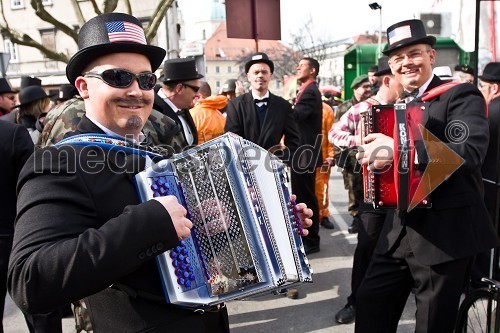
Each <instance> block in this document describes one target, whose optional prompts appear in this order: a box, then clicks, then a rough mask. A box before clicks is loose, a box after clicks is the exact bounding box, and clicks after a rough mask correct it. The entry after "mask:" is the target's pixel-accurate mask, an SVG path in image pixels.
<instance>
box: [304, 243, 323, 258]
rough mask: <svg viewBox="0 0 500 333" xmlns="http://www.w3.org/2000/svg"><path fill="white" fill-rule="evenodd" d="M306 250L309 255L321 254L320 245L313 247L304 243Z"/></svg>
mask: <svg viewBox="0 0 500 333" xmlns="http://www.w3.org/2000/svg"><path fill="white" fill-rule="evenodd" d="M304 250H305V251H306V254H307V255H309V254H312V253H316V252H319V245H316V246H311V245H309V244H306V243H304Z"/></svg>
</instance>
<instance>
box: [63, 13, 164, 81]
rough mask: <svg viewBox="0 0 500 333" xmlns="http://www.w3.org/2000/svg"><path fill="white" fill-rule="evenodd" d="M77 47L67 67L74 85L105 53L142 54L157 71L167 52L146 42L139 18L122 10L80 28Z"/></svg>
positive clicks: (102, 16)
mask: <svg viewBox="0 0 500 333" xmlns="http://www.w3.org/2000/svg"><path fill="white" fill-rule="evenodd" d="M78 49H79V51H78V52H77V53H75V54H74V55H73V57H71V59H70V60H69V62H68V65H67V66H66V76H67V78H68V80H69V82H70V83H71V84H74V83H75V80H76V78H77V77H78V76H80V75H81V74H82V71H83V70H84V69H85V67H87V65H88V64H89V63H90V62H92V61H94V60H95V59H96V58H99V57H101V56H103V55H107V54H111V53H121V52H130V53H139V54H143V55H145V56H146V57H148V59H149V61H150V62H151V68H152V70H153V71H155V70H156V69H157V68H158V67H159V66H160V64H161V62H162V61H163V58H164V57H165V54H166V52H165V50H164V49H162V48H161V47H158V46H153V45H148V44H147V42H146V36H145V34H144V29H143V28H142V25H141V22H139V20H138V19H137V18H135V17H133V16H131V15H128V14H123V13H107V14H102V15H99V16H96V17H94V18H92V19H90V20H89V21H88V22H87V23H85V24H84V25H83V26H82V28H81V29H80V33H79V34H78Z"/></svg>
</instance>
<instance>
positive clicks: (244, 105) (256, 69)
mask: <svg viewBox="0 0 500 333" xmlns="http://www.w3.org/2000/svg"><path fill="white" fill-rule="evenodd" d="M273 72H274V63H273V62H272V61H271V60H270V59H269V57H268V56H267V54H265V53H263V52H257V53H255V54H253V55H252V56H251V57H250V59H249V60H248V61H247V62H246V63H245V73H246V75H247V79H248V81H249V82H250V92H247V93H245V94H243V95H240V96H238V97H236V98H233V99H231V100H230V101H229V102H228V104H227V108H226V114H227V117H226V126H225V127H224V130H225V131H226V132H233V133H236V134H238V135H240V136H241V137H243V138H245V139H247V140H250V141H252V142H254V143H256V144H258V145H259V146H261V147H262V148H264V149H268V150H271V151H273V152H274V153H275V154H277V155H279V156H280V157H281V158H282V159H283V160H284V162H285V163H289V164H290V163H291V162H292V156H293V154H294V153H295V151H296V150H297V149H298V147H299V146H300V133H299V130H298V127H297V124H296V122H295V119H294V118H293V110H292V106H291V104H290V103H288V102H287V101H286V100H285V99H283V98H281V97H279V96H276V95H274V94H272V93H271V92H270V91H269V83H270V82H271V80H272V77H273ZM283 136H284V146H281V143H280V142H281V138H282V137H283Z"/></svg>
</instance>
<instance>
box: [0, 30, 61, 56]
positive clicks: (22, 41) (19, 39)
mask: <svg viewBox="0 0 500 333" xmlns="http://www.w3.org/2000/svg"><path fill="white" fill-rule="evenodd" d="M0 32H1V33H2V35H3V36H6V37H8V38H9V39H10V41H11V42H12V43H15V44H19V45H25V46H29V47H34V48H35V49H37V50H39V51H40V52H41V53H42V54H43V55H44V56H45V57H46V58H49V59H52V60H56V61H62V62H64V63H67V62H68V61H69V59H68V56H67V55H66V54H64V53H57V52H54V51H52V50H49V49H48V48H46V47H45V46H43V45H42V44H40V43H38V42H37V41H35V40H34V39H33V38H31V37H30V36H28V35H26V34H22V35H21V34H19V33H18V32H17V31H14V30H11V29H9V28H5V27H2V28H1V30H0Z"/></svg>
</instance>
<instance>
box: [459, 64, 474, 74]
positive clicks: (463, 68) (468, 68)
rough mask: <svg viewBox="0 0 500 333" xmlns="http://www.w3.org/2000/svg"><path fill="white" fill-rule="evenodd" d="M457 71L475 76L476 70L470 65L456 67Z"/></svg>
mask: <svg viewBox="0 0 500 333" xmlns="http://www.w3.org/2000/svg"><path fill="white" fill-rule="evenodd" d="M455 71H457V72H462V73H466V74H470V75H474V68H472V67H471V66H469V65H456V66H455Z"/></svg>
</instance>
